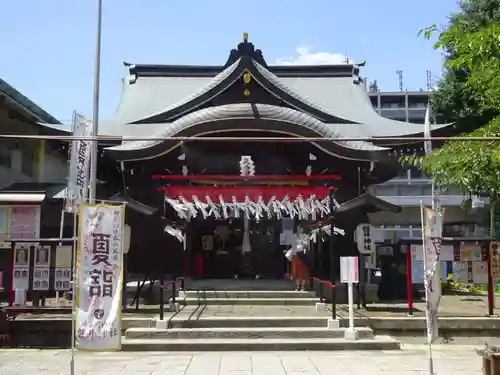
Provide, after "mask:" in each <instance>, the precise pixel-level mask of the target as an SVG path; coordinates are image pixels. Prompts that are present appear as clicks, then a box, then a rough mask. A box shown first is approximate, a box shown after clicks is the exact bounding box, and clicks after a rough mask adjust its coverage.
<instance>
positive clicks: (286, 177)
mask: <svg viewBox="0 0 500 375" xmlns="http://www.w3.org/2000/svg"><path fill="white" fill-rule="evenodd" d="M151 178H152V179H153V180H170V181H196V180H198V181H199V180H219V181H265V180H267V181H323V180H340V179H341V178H342V177H341V176H340V175H337V174H314V175H310V176H307V175H296V174H294V175H258V176H235V175H209V174H206V175H204V174H196V175H188V176H182V175H175V174H156V175H153V176H151Z"/></svg>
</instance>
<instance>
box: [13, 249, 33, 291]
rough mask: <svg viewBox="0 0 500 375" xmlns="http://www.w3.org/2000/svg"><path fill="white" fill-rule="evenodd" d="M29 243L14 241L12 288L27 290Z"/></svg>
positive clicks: (28, 281)
mask: <svg viewBox="0 0 500 375" xmlns="http://www.w3.org/2000/svg"><path fill="white" fill-rule="evenodd" d="M30 253H31V249H30V244H29V243H20V242H18V243H16V245H15V247H14V264H13V270H12V289H13V290H16V289H23V290H28V289H29V284H30V269H29V264H30Z"/></svg>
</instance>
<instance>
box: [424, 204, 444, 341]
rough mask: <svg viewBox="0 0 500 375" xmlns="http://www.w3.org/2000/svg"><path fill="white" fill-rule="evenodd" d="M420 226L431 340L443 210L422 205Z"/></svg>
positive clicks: (438, 291) (435, 331) (436, 305)
mask: <svg viewBox="0 0 500 375" xmlns="http://www.w3.org/2000/svg"><path fill="white" fill-rule="evenodd" d="M422 228H423V246H422V248H423V251H424V286H425V292H426V293H425V295H426V309H427V334H428V339H429V341H430V342H432V341H433V340H435V339H436V338H437V335H438V324H437V313H438V308H439V301H440V299H441V281H440V276H439V271H440V270H439V256H440V253H441V242H442V237H443V211H442V210H436V209H433V208H430V207H424V206H422Z"/></svg>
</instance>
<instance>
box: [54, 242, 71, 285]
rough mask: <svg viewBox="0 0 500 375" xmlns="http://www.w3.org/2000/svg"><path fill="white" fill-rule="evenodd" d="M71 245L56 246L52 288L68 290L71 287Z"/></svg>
mask: <svg viewBox="0 0 500 375" xmlns="http://www.w3.org/2000/svg"><path fill="white" fill-rule="evenodd" d="M72 254H73V246H71V245H63V246H57V247H56V262H55V269H54V289H55V290H56V291H68V290H70V289H71V278H72V272H71V269H72V264H73V263H72Z"/></svg>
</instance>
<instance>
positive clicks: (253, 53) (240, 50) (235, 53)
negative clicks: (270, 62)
mask: <svg viewBox="0 0 500 375" xmlns="http://www.w3.org/2000/svg"><path fill="white" fill-rule="evenodd" d="M245 57H246V58H250V59H253V60H255V61H256V62H258V63H259V64H260V65H262V66H264V67H266V68H267V63H266V61H265V60H264V56H263V55H262V51H261V50H260V49H255V46H254V44H253V43H251V42H249V41H248V33H247V32H244V33H243V40H242V41H241V42H240V43H238V47H236V48H235V49H232V50H231V52H230V53H229V57H228V59H227V61H226V64H225V65H224V67H228V66H230V65H232V64H234V63H235V62H236V61H237V60H238V59H240V58H245Z"/></svg>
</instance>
